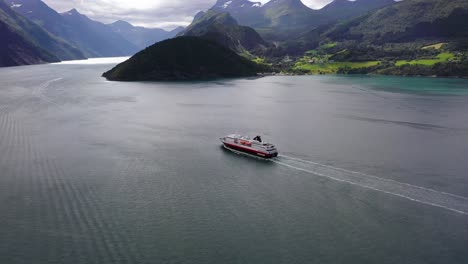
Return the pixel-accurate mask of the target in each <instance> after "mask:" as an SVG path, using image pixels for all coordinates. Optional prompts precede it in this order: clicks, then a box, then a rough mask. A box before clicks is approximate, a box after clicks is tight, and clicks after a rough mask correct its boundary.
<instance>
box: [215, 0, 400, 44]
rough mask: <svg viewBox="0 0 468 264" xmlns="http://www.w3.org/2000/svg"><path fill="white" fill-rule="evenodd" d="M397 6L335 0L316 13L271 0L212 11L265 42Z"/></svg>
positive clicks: (224, 1) (380, 0)
mask: <svg viewBox="0 0 468 264" xmlns="http://www.w3.org/2000/svg"><path fill="white" fill-rule="evenodd" d="M393 2H394V0H355V1H348V0H334V1H333V2H331V3H330V4H328V5H327V6H325V7H324V8H322V9H320V10H313V9H310V8H309V7H307V6H306V5H304V4H303V3H302V1H301V0H271V1H269V2H267V3H266V4H264V5H262V4H261V3H259V2H258V3H257V2H251V1H248V0H218V1H217V2H216V4H215V5H214V6H213V7H212V8H211V9H210V10H212V11H217V12H228V13H230V14H231V15H232V16H233V17H234V18H235V19H236V20H237V21H238V22H239V24H241V25H245V26H250V27H253V28H254V29H255V30H257V31H258V32H259V33H260V34H261V35H262V36H263V37H264V38H265V39H267V40H275V41H282V40H288V39H291V38H294V37H297V36H298V35H300V34H301V33H303V32H305V31H308V30H311V29H313V28H315V27H317V26H320V25H324V24H328V23H332V22H335V21H337V20H346V19H349V18H353V17H356V16H360V15H364V14H365V13H367V12H369V11H371V10H375V9H377V8H380V7H383V6H386V5H389V4H392V3H393Z"/></svg>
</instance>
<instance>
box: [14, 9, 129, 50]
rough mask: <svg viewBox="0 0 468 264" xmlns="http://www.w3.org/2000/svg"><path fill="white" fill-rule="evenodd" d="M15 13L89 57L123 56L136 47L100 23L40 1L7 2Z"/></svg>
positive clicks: (76, 12)
mask: <svg viewBox="0 0 468 264" xmlns="http://www.w3.org/2000/svg"><path fill="white" fill-rule="evenodd" d="M7 2H8V3H9V4H10V5H11V6H13V7H14V10H15V11H16V12H18V13H19V14H21V15H23V16H25V17H26V18H28V19H30V20H31V21H33V22H35V23H37V24H38V25H40V26H42V27H43V28H44V29H45V30H47V31H48V32H50V33H51V34H54V35H55V36H57V37H59V38H61V39H63V40H65V41H67V42H69V43H71V44H72V45H74V46H76V47H79V48H80V49H81V50H82V51H83V52H84V53H85V55H86V56H88V57H112V56H125V55H131V54H133V53H135V52H136V51H137V50H138V48H137V47H136V46H135V45H134V44H132V43H130V42H129V41H127V40H126V39H125V38H123V37H122V36H121V35H119V34H117V33H115V32H113V31H112V29H111V28H110V27H109V26H107V25H105V24H103V23H100V22H97V21H93V20H91V19H89V18H88V17H86V16H84V15H82V14H80V13H79V12H78V11H77V10H76V9H72V10H70V11H68V12H65V13H63V14H59V13H57V12H56V11H55V10H53V9H52V8H50V7H49V6H47V5H46V4H45V3H44V2H43V1H41V0H7Z"/></svg>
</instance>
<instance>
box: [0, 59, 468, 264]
mask: <svg viewBox="0 0 468 264" xmlns="http://www.w3.org/2000/svg"><path fill="white" fill-rule="evenodd" d="M113 65H115V63H114V64H113V62H112V61H106V60H97V61H96V60H92V61H89V62H87V63H80V62H79V63H75V62H73V63H67V64H53V65H41V66H27V67H15V68H4V69H0V263H8V264H17V263H25V264H31V263H73V264H79V263H83V264H85V263H86V264H88V263H96V264H98V263H99V264H104V263H468V246H467V245H468V198H465V197H468V158H467V157H468V80H458V79H429V78H399V77H365V76H354V77H343V76H308V77H305V76H304V77H266V78H260V79H240V80H221V81H213V82H208V83H202V82H196V83H188V82H187V83H117V82H107V81H105V80H104V79H102V78H101V77H100V75H101V73H102V72H104V71H106V70H108V69H110V68H111V67H112V66H113ZM233 132H239V133H246V134H250V135H255V134H262V135H264V137H265V138H267V139H268V140H270V141H273V142H274V143H276V144H277V146H278V147H279V149H280V151H281V154H282V156H281V157H279V158H278V159H276V160H273V161H260V160H256V159H251V158H247V157H244V156H239V155H236V154H233V153H231V152H229V151H226V150H224V149H222V148H221V147H220V144H219V141H218V138H219V137H220V136H223V135H225V134H228V133H233Z"/></svg>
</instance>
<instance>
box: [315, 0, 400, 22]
mask: <svg viewBox="0 0 468 264" xmlns="http://www.w3.org/2000/svg"><path fill="white" fill-rule="evenodd" d="M393 3H395V1H394V0H357V1H349V0H334V1H333V2H331V3H330V4H328V5H326V6H325V7H323V8H322V9H320V10H319V12H318V13H319V16H321V17H322V18H321V19H323V20H324V21H326V22H328V21H333V20H345V19H349V18H353V17H357V16H360V15H363V14H366V13H367V12H369V11H371V10H376V9H379V8H382V7H384V6H388V5H391V4H393Z"/></svg>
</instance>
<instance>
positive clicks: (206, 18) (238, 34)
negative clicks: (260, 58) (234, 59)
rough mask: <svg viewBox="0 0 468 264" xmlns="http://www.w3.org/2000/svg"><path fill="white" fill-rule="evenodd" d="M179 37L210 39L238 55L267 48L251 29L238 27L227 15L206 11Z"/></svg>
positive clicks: (265, 43) (264, 42) (263, 41)
mask: <svg viewBox="0 0 468 264" xmlns="http://www.w3.org/2000/svg"><path fill="white" fill-rule="evenodd" d="M179 36H197V37H202V38H205V39H210V40H213V41H215V42H218V43H219V44H221V45H223V46H225V47H227V48H229V49H231V50H233V51H235V52H237V53H239V54H246V53H249V52H250V53H257V52H261V51H262V50H264V49H265V48H267V47H268V46H269V44H268V43H267V42H266V41H265V40H263V39H262V37H261V36H260V35H259V34H258V33H257V32H256V31H255V30H254V29H252V28H250V27H246V26H239V25H238V24H237V21H236V20H235V19H234V18H233V17H232V16H231V15H230V14H228V13H219V12H216V11H212V10H211V11H208V12H206V13H204V14H202V15H201V14H200V15H199V16H198V17H197V19H195V20H194V21H193V22H192V24H191V25H190V26H188V27H187V28H186V29H185V30H184V31H182V32H181V33H180V34H179Z"/></svg>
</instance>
